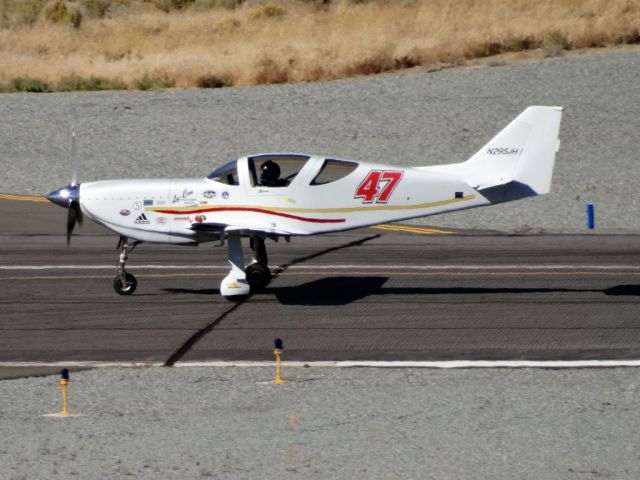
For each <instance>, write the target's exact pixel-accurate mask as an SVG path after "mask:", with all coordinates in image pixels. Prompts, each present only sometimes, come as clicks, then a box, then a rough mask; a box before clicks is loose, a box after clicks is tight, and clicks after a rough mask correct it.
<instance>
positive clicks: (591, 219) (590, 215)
mask: <svg viewBox="0 0 640 480" xmlns="http://www.w3.org/2000/svg"><path fill="white" fill-rule="evenodd" d="M595 226H596V215H595V212H594V209H593V203H587V227H589V228H591V229H594V228H595Z"/></svg>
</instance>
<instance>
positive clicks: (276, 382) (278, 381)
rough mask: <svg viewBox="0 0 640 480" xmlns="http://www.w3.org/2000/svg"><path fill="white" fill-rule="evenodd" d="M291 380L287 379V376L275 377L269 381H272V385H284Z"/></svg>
mask: <svg viewBox="0 0 640 480" xmlns="http://www.w3.org/2000/svg"><path fill="white" fill-rule="evenodd" d="M287 382H289V380H287V379H286V378H274V379H273V380H271V381H269V382H267V383H271V384H272V385H282V384H285V383H287Z"/></svg>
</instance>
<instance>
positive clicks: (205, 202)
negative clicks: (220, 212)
mask: <svg viewBox="0 0 640 480" xmlns="http://www.w3.org/2000/svg"><path fill="white" fill-rule="evenodd" d="M200 205H209V202H207V201H206V200H200Z"/></svg>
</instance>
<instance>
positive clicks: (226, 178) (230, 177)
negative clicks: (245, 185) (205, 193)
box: [207, 160, 239, 185]
mask: <svg viewBox="0 0 640 480" xmlns="http://www.w3.org/2000/svg"><path fill="white" fill-rule="evenodd" d="M207 178H208V179H209V180H215V181H216V182H220V183H226V184H227V185H239V179H238V161H237V160H232V161H231V162H229V163H225V164H224V165H222V166H221V167H218V168H216V169H215V170H214V171H213V172H211V173H210V174H209V175H207Z"/></svg>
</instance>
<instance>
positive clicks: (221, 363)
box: [0, 359, 640, 369]
mask: <svg viewBox="0 0 640 480" xmlns="http://www.w3.org/2000/svg"><path fill="white" fill-rule="evenodd" d="M274 364H275V362H274V361H240V360H239V361H226V360H208V361H185V362H176V364H175V365H174V367H177V368H185V367H214V368H220V367H239V368H248V367H273V366H274ZM162 365H163V363H162V362H95V361H86V362H83V361H69V362H0V368H16V367H21V368H26V367H32V368H33V367H51V368H53V367H60V368H70V367H71V368H73V367H76V368H143V367H161V366H162ZM282 366H283V367H290V368H307V367H313V368H355V367H367V368H434V369H456V368H563V369H565V368H620V367H640V359H637V360H633V359H631V360H443V361H376V360H371V361H366V360H356V361H330V360H328V361H310V362H302V361H286V360H285V361H283V362H282Z"/></svg>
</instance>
